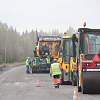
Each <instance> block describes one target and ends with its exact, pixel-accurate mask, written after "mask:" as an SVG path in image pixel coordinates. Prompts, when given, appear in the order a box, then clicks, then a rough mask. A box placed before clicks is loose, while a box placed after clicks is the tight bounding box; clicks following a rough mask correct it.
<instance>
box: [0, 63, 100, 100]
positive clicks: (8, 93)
mask: <svg viewBox="0 0 100 100" xmlns="http://www.w3.org/2000/svg"><path fill="white" fill-rule="evenodd" d="M9 67H10V66H9ZM25 71H26V66H25V65H23V66H22V65H20V66H15V67H11V68H7V69H2V71H0V100H74V99H73V95H74V88H76V94H77V100H100V94H82V93H80V92H77V86H72V85H60V87H59V89H55V88H54V85H53V79H52V77H50V76H49V73H34V74H32V73H30V74H26V72H25ZM1 72H2V73H1ZM37 78H38V80H39V85H40V86H39V87H38V86H37Z"/></svg>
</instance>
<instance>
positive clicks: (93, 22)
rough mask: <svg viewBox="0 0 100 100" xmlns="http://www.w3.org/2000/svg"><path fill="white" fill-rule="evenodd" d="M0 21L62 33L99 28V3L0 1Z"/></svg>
mask: <svg viewBox="0 0 100 100" xmlns="http://www.w3.org/2000/svg"><path fill="white" fill-rule="evenodd" d="M0 21H1V22H2V23H7V25H8V26H9V27H10V26H13V27H14V28H15V27H16V29H17V31H18V32H20V33H22V32H23V31H25V30H26V29H27V30H28V32H30V31H31V30H32V29H33V30H36V28H37V30H38V31H40V30H41V29H42V31H46V32H50V31H52V29H58V30H59V32H64V31H66V30H67V28H69V26H71V27H73V28H74V29H75V30H77V29H78V28H79V27H83V22H86V23H87V26H86V27H89V28H100V0H0Z"/></svg>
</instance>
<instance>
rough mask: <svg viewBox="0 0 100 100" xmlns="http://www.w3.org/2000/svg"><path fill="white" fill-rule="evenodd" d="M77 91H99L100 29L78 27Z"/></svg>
mask: <svg viewBox="0 0 100 100" xmlns="http://www.w3.org/2000/svg"><path fill="white" fill-rule="evenodd" d="M78 34H79V36H78V37H79V38H78V50H77V51H78V53H77V56H76V71H77V88H78V92H82V93H83V94H84V93H100V29H89V28H79V29H78Z"/></svg>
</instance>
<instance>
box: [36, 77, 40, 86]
mask: <svg viewBox="0 0 100 100" xmlns="http://www.w3.org/2000/svg"><path fill="white" fill-rule="evenodd" d="M37 87H40V84H39V78H37Z"/></svg>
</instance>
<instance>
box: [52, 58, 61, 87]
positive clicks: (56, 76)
mask: <svg viewBox="0 0 100 100" xmlns="http://www.w3.org/2000/svg"><path fill="white" fill-rule="evenodd" d="M61 69H63V67H62V66H61V64H59V63H57V59H54V63H53V64H51V67H50V76H52V77H53V83H54V86H55V88H59V85H60V78H61V77H60V75H61V74H62V72H61Z"/></svg>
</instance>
